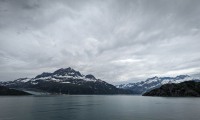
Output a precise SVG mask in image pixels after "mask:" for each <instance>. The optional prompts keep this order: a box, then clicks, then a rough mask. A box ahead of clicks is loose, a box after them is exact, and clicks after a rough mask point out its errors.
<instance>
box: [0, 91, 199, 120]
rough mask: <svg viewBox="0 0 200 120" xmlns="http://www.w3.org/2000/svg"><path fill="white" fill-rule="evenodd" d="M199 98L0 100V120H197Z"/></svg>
mask: <svg viewBox="0 0 200 120" xmlns="http://www.w3.org/2000/svg"><path fill="white" fill-rule="evenodd" d="M199 119H200V98H164V97H142V96H123V95H122V96H120V95H119V96H109V95H107V96H106V95H105V96H104V95H100V96H97V95H91V96H90V95H78V96H48V97H34V96H29V97H0V120H199Z"/></svg>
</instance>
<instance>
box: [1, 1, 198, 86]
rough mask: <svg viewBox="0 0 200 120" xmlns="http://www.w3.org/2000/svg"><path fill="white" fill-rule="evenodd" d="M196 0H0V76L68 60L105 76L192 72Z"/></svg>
mask: <svg viewBox="0 0 200 120" xmlns="http://www.w3.org/2000/svg"><path fill="white" fill-rule="evenodd" d="M199 12H200V1H199V0H190V1H188V0H176V1H167V0H153V1H149V0H143V1H141V0H125V1H120V0H108V1H104V0H103V1H93V0H91V1H84V0H79V1H76V2H75V1H70V0H57V1H54V0H42V1H39V0H0V78H1V80H12V79H16V78H19V77H25V76H28V77H33V76H35V75H37V74H39V73H41V72H43V71H47V72H52V71H54V70H56V69H58V68H61V67H69V66H70V67H73V68H75V69H77V70H80V71H81V72H83V73H85V74H87V73H92V74H94V75H95V76H97V77H98V78H101V79H103V80H106V81H108V82H110V83H117V82H122V81H134V80H140V79H143V78H146V77H150V76H154V75H159V76H165V75H169V76H173V75H177V74H191V73H199V70H200V61H199V60H200V52H199V51H200V16H199Z"/></svg>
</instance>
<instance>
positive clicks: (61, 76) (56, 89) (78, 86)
mask: <svg viewBox="0 0 200 120" xmlns="http://www.w3.org/2000/svg"><path fill="white" fill-rule="evenodd" d="M0 85H2V86H6V87H9V88H15V89H20V90H29V91H30V90H33V91H42V92H48V93H52V94H130V93H131V92H130V91H129V90H124V89H120V88H116V87H115V86H113V85H111V84H109V83H107V82H105V81H102V80H100V79H97V78H95V77H94V76H93V75H91V74H88V75H83V74H81V73H80V72H79V71H76V70H74V69H72V68H70V67H69V68H65V69H63V68H61V69H58V70H56V71H55V72H53V73H47V72H44V73H42V74H40V75H37V76H36V77H35V78H19V79H17V80H14V81H8V82H0Z"/></svg>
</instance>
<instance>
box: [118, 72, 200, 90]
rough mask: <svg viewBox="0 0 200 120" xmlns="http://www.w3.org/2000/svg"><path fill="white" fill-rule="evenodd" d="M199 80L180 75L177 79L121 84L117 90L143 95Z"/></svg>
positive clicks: (152, 79) (164, 78) (159, 78)
mask: <svg viewBox="0 0 200 120" xmlns="http://www.w3.org/2000/svg"><path fill="white" fill-rule="evenodd" d="M190 80H199V78H193V77H191V76H189V75H178V76H176V77H157V76H155V77H152V78H148V79H146V80H145V81H140V82H136V83H128V84H120V85H116V87H117V88H121V89H127V90H131V91H132V92H133V93H134V94H143V93H145V92H147V91H150V90H152V89H155V88H158V87H160V86H162V85H164V84H168V83H181V82H184V81H190Z"/></svg>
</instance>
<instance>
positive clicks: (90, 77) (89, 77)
mask: <svg viewBox="0 0 200 120" xmlns="http://www.w3.org/2000/svg"><path fill="white" fill-rule="evenodd" d="M85 78H88V79H93V80H96V78H95V77H94V76H93V75H91V74H88V75H86V76H85Z"/></svg>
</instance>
